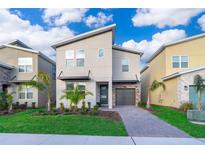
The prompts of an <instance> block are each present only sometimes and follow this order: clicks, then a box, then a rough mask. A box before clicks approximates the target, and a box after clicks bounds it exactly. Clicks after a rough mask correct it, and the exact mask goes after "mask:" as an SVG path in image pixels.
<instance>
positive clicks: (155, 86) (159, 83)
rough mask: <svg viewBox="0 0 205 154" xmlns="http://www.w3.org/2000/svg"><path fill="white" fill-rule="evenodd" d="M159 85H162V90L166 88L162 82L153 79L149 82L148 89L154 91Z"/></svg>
mask: <svg viewBox="0 0 205 154" xmlns="http://www.w3.org/2000/svg"><path fill="white" fill-rule="evenodd" d="M159 87H162V88H163V90H165V89H166V86H165V84H164V83H163V82H158V81H157V80H154V81H153V82H152V84H151V87H150V90H151V91H154V90H156V89H158V88H159Z"/></svg>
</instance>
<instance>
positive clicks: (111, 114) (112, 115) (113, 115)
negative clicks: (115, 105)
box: [98, 111, 122, 121]
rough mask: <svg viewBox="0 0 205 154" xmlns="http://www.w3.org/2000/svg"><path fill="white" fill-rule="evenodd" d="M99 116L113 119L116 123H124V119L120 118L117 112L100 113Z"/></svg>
mask: <svg viewBox="0 0 205 154" xmlns="http://www.w3.org/2000/svg"><path fill="white" fill-rule="evenodd" d="M98 116H101V117H104V118H108V119H112V120H115V121H122V118H121V117H120V115H119V113H118V112H116V111H99V113H98Z"/></svg>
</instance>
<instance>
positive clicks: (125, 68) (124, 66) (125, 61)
mask: <svg viewBox="0 0 205 154" xmlns="http://www.w3.org/2000/svg"><path fill="white" fill-rule="evenodd" d="M121 63H122V72H129V60H128V59H122V61H121Z"/></svg>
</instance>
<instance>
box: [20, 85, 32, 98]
mask: <svg viewBox="0 0 205 154" xmlns="http://www.w3.org/2000/svg"><path fill="white" fill-rule="evenodd" d="M19 99H33V90H32V87H30V86H23V87H22V89H21V91H20V92H19Z"/></svg>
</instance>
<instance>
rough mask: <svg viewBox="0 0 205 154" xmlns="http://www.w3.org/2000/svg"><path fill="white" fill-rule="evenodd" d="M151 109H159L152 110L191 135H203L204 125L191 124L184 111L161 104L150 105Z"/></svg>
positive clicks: (204, 135) (204, 131)
mask: <svg viewBox="0 0 205 154" xmlns="http://www.w3.org/2000/svg"><path fill="white" fill-rule="evenodd" d="M152 109H155V110H159V112H153V114H154V115H156V116H157V117H159V118H161V119H162V120H164V121H166V122H168V123H170V124H171V125H174V126H175V127H177V128H179V129H181V130H183V131H184V132H186V133H187V134H189V135H191V136H193V137H205V126H204V125H203V126H202V125H197V124H192V123H190V122H189V121H188V120H187V117H186V113H183V112H180V111H177V110H175V109H172V108H169V107H163V106H155V105H153V106H152Z"/></svg>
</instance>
